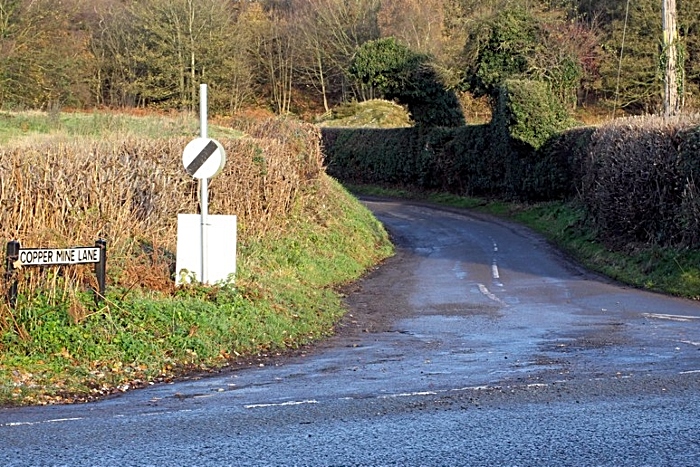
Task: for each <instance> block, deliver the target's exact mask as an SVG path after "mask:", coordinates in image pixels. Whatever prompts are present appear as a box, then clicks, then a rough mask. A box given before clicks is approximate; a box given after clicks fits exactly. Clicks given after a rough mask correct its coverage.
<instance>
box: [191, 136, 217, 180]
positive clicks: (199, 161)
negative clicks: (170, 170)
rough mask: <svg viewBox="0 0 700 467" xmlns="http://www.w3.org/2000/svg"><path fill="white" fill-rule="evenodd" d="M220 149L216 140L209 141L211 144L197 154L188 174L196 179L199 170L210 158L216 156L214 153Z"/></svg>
mask: <svg viewBox="0 0 700 467" xmlns="http://www.w3.org/2000/svg"><path fill="white" fill-rule="evenodd" d="M218 148H219V147H218V146H217V145H216V143H215V142H214V140H209V143H208V144H207V145H206V146H204V149H202V150H201V151H200V152H199V154H197V157H195V158H194V159H192V162H190V164H189V165H188V166H187V173H188V174H190V175H191V176H193V177H194V174H196V173H197V171H198V170H199V168H200V167H202V165H204V163H205V162H206V161H207V159H209V156H211V155H212V154H214V151H216V150H217V149H218Z"/></svg>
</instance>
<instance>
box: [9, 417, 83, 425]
mask: <svg viewBox="0 0 700 467" xmlns="http://www.w3.org/2000/svg"><path fill="white" fill-rule="evenodd" d="M78 420H84V418H83V417H74V418H55V419H52V420H41V421H38V422H9V423H4V424H0V426H33V425H43V424H45V423H65V422H75V421H78Z"/></svg>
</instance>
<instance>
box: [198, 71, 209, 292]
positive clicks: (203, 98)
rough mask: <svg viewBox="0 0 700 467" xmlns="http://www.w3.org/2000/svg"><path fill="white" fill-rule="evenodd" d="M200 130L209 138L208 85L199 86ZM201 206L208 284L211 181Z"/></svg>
mask: <svg viewBox="0 0 700 467" xmlns="http://www.w3.org/2000/svg"><path fill="white" fill-rule="evenodd" d="M199 116H200V117H199V128H200V136H201V137H202V138H208V136H207V85H206V84H200V85H199ZM200 204H201V212H202V284H206V283H207V282H208V280H209V277H208V276H209V274H208V271H207V267H208V264H207V254H208V250H209V249H208V238H207V222H208V219H207V216H208V215H209V213H208V210H209V179H208V178H206V177H205V178H202V180H201V183H200Z"/></svg>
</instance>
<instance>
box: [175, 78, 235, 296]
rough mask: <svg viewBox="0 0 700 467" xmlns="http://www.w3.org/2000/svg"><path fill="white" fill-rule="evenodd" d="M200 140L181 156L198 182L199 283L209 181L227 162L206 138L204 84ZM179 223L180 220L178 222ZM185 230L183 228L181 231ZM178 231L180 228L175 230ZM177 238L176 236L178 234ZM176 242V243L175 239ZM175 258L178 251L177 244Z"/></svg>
mask: <svg viewBox="0 0 700 467" xmlns="http://www.w3.org/2000/svg"><path fill="white" fill-rule="evenodd" d="M199 91H200V101H199V111H200V137H199V138H196V139H194V140H192V141H190V142H189V143H188V144H187V146H185V149H184V151H183V153H182V163H183V165H184V166H185V170H186V171H187V173H188V174H189V175H190V176H192V177H194V178H197V179H199V181H200V211H201V212H200V217H201V220H200V225H201V235H200V243H201V265H199V266H200V267H201V270H200V271H201V276H200V277H199V278H198V279H199V280H200V281H201V283H202V284H206V283H208V282H209V278H210V277H209V233H210V232H209V226H210V218H209V212H208V211H209V178H211V177H213V176H215V175H216V174H218V173H219V172H220V171H221V169H222V168H223V167H224V164H225V163H226V152H225V151H224V148H223V146H222V145H221V144H220V143H219V142H218V141H216V140H214V139H211V138H209V137H208V134H207V133H208V128H207V85H206V84H201V85H200V89H199ZM178 223H179V221H178ZM183 230H184V229H183ZM178 231H179V227H178ZM178 236H179V234H178ZM178 242H179V240H178ZM178 256H180V248H179V245H178Z"/></svg>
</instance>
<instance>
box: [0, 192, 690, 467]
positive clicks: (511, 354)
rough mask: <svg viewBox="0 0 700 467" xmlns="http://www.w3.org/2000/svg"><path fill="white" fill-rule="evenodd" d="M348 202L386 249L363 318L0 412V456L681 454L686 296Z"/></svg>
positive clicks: (309, 458) (444, 215)
mask: <svg viewBox="0 0 700 467" xmlns="http://www.w3.org/2000/svg"><path fill="white" fill-rule="evenodd" d="M367 205H368V206H369V207H370V208H371V209H372V210H373V211H374V212H375V214H376V215H377V217H378V218H379V219H380V220H382V221H383V222H384V223H385V225H386V226H387V228H388V229H389V230H390V231H391V232H392V234H393V236H394V238H395V240H396V242H397V244H398V246H399V253H398V255H397V257H396V258H394V259H392V260H389V261H388V262H387V264H386V265H384V266H383V267H382V268H380V269H379V270H378V271H376V272H375V273H374V274H372V275H371V276H369V277H368V278H366V279H364V280H363V281H360V282H359V283H358V284H357V287H356V291H355V292H354V293H351V294H350V295H349V296H348V306H349V307H350V309H351V313H350V315H349V317H348V319H347V320H346V321H345V325H346V326H349V327H352V326H358V327H361V328H362V330H364V331H366V332H356V333H347V332H346V333H341V335H339V336H338V337H337V338H334V339H331V340H330V341H329V342H328V343H325V344H323V345H320V346H319V347H318V348H315V349H310V350H309V351H308V352H306V353H304V354H302V355H299V356H295V357H292V358H288V359H282V360H276V361H274V360H273V361H270V362H267V363H266V364H265V365H264V366H260V367H253V368H247V369H244V370H238V371H233V372H226V373H222V374H220V375H218V376H212V377H206V378H193V379H191V380H188V381H183V382H180V383H176V384H168V385H165V384H164V385H155V386H152V387H150V388H148V389H145V390H138V391H132V392H127V393H125V394H124V395H122V396H120V397H116V398H112V399H109V400H104V401H101V402H99V403H92V404H85V405H78V406H56V407H43V408H23V409H0V465H22V466H25V465H27V466H29V465H511V466H529V465H552V466H558V465H571V466H579V465H581V466H584V465H586V466H589V465H606V466H607V465H610V466H613V465H615V466H617V465H629V466H644V465H649V466H667V465H668V466H671V465H672V466H696V465H700V427H699V426H698V424H699V422H700V404H699V402H700V304H699V303H696V302H691V301H686V300H679V299H674V298H668V297H663V296H660V295H655V294H650V293H646V292H642V291H636V290H633V289H630V288H625V287H621V286H619V285H616V284H612V283H610V282H608V281H605V280H603V279H601V278H597V277H595V276H593V275H590V274H588V273H586V272H585V271H582V270H580V269H578V268H577V267H575V266H574V265H572V264H570V263H569V262H567V261H566V260H565V259H563V258H562V257H561V256H560V255H559V254H557V253H556V252H555V251H552V250H551V249H550V247H549V246H548V245H547V244H546V242H544V241H542V240H541V239H540V238H538V237H537V236H535V235H533V234H531V233H530V232H528V231H527V230H524V229H522V228H520V227H517V226H513V225H510V224H506V223H503V222H500V221H493V220H491V219H485V218H483V217H479V216H475V215H471V214H466V213H459V212H451V211H445V210H435V209H431V208H428V207H424V206H418V205H411V204H407V203H401V202H392V201H367ZM353 313H355V315H356V317H357V320H356V321H354V320H353Z"/></svg>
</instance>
